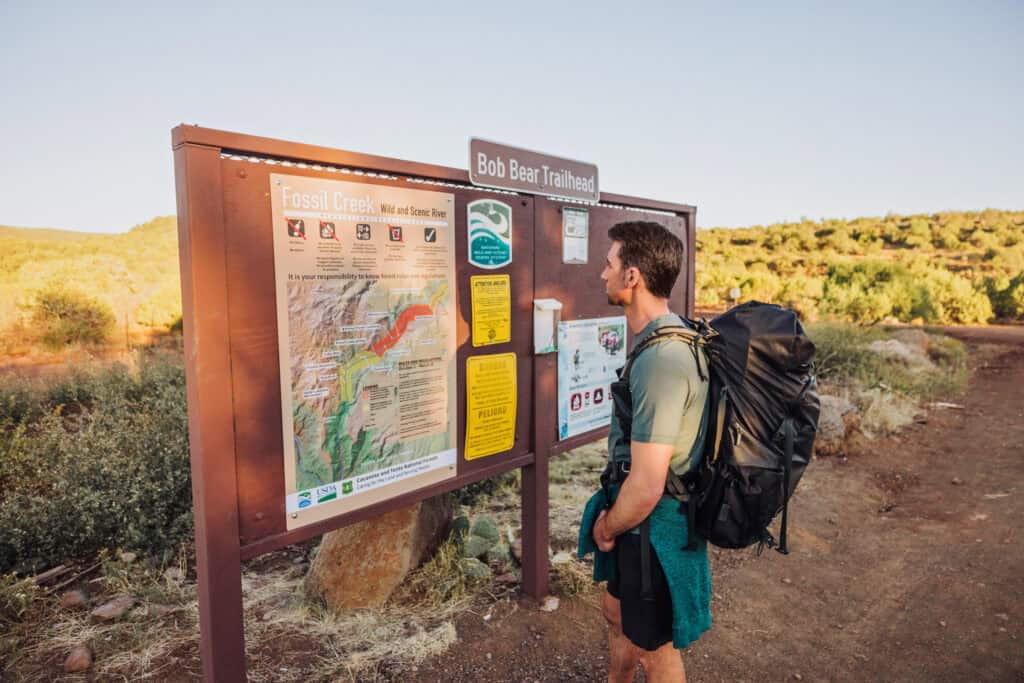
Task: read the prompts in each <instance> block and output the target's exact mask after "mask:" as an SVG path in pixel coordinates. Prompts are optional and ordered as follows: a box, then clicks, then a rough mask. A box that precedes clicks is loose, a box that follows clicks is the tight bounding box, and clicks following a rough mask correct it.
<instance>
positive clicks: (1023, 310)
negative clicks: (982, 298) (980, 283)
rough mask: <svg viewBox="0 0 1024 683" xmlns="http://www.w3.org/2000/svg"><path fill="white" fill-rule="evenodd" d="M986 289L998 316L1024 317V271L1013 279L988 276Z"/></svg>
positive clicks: (1016, 318) (1008, 318)
mask: <svg viewBox="0 0 1024 683" xmlns="http://www.w3.org/2000/svg"><path fill="white" fill-rule="evenodd" d="M985 290H986V293H987V294H988V298H989V300H990V301H991V302H992V310H993V313H994V314H995V315H996V316H997V317H999V318H1003V319H1004V320H1020V319H1022V318H1024V272H1021V273H1019V274H1018V275H1017V277H1015V278H1013V279H1012V280H1011V279H1009V278H1005V277H1000V278H986V279H985Z"/></svg>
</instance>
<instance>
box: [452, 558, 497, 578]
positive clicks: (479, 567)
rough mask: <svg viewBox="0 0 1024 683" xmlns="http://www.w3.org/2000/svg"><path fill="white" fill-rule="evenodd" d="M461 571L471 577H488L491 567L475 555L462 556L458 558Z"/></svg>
mask: <svg viewBox="0 0 1024 683" xmlns="http://www.w3.org/2000/svg"><path fill="white" fill-rule="evenodd" d="M459 567H460V568H461V569H462V573H463V574H465V575H466V576H468V577H469V578H471V579H489V578H490V577H491V568H490V567H488V566H487V565H486V564H484V563H483V562H481V561H480V560H478V559H476V558H475V557H464V558H462V559H461V560H459Z"/></svg>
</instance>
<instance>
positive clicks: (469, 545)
mask: <svg viewBox="0 0 1024 683" xmlns="http://www.w3.org/2000/svg"><path fill="white" fill-rule="evenodd" d="M493 545H494V542H493V541H491V540H489V539H486V538H483V537H482V536H470V537H469V538H468V539H467V540H466V545H465V546H463V548H462V556H463V557H483V556H484V554H486V553H487V551H488V550H490V549H491V547H492V546H493Z"/></svg>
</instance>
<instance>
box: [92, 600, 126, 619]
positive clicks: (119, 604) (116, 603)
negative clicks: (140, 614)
mask: <svg viewBox="0 0 1024 683" xmlns="http://www.w3.org/2000/svg"><path fill="white" fill-rule="evenodd" d="M134 606H135V598H133V597H132V596H130V595H121V596H118V597H116V598H114V599H113V600H111V601H110V602H108V603H105V604H103V605H100V606H99V607H97V608H96V609H94V610H93V611H92V612H90V613H89V615H90V616H91V617H92V618H93V619H95V620H97V621H116V620H118V619H120V618H121V617H123V616H124V615H125V614H126V613H127V612H128V610H130V609H131V608H132V607H134Z"/></svg>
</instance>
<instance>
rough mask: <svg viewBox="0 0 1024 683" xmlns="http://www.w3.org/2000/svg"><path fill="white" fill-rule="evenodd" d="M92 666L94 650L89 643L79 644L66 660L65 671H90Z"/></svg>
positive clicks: (70, 672)
mask: <svg viewBox="0 0 1024 683" xmlns="http://www.w3.org/2000/svg"><path fill="white" fill-rule="evenodd" d="M91 666H92V650H90V649H89V646H88V645H79V646H78V647H76V648H75V649H74V650H72V651H71V652H70V653H69V654H68V656H67V659H65V660H64V673H69V674H73V673H78V672H79V671H88V670H89V667H91Z"/></svg>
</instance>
